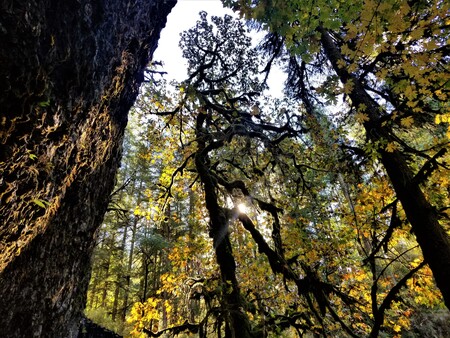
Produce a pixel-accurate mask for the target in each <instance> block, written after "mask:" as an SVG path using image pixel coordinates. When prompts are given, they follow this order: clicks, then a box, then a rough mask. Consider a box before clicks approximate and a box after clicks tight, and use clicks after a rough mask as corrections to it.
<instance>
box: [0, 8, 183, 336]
mask: <svg viewBox="0 0 450 338" xmlns="http://www.w3.org/2000/svg"><path fill="white" fill-rule="evenodd" d="M175 3H176V0H165V1H157V0H149V1H137V0H128V1H123V0H110V1H96V2H90V1H87V0H78V1H76V0H67V1H57V0H30V1H25V2H20V1H19V2H18V1H12V0H6V1H4V2H3V3H2V5H1V12H0V13H1V14H0V28H1V29H0V41H1V42H0V78H1V79H2V81H1V82H0V93H1V97H0V173H1V176H0V286H1V287H0V328H1V334H2V336H6V337H35V336H46V337H74V336H77V334H78V326H79V322H80V318H81V313H82V309H83V307H84V305H85V301H86V289H87V285H88V281H89V277H90V256H91V253H92V248H93V244H94V234H95V230H96V229H97V227H98V226H99V225H100V223H101V221H102V219H103V215H104V213H105V210H106V207H107V204H108V196H109V195H110V193H111V191H112V188H113V185H114V176H115V173H116V169H117V167H118V164H119V161H120V155H121V151H120V148H121V142H122V136H123V133H124V129H125V125H126V122H127V113H128V110H129V109H130V107H131V105H132V104H133V102H134V100H135V98H136V95H137V93H138V89H139V85H140V84H141V82H142V81H143V80H144V76H143V70H144V68H145V67H146V66H147V64H148V61H149V59H150V57H151V55H152V53H153V51H154V50H155V48H156V45H157V40H158V38H159V33H160V31H161V29H162V28H163V27H164V25H165V22H166V17H167V15H168V13H169V12H170V10H171V8H172V7H173V6H174V5H175Z"/></svg>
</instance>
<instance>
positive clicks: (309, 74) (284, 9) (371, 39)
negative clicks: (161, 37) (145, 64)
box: [90, 0, 450, 337]
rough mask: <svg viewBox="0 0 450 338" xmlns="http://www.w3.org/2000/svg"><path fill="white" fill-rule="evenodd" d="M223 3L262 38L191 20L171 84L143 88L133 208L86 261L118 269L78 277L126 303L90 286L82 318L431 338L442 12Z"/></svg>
mask: <svg viewBox="0 0 450 338" xmlns="http://www.w3.org/2000/svg"><path fill="white" fill-rule="evenodd" d="M225 3H227V4H228V5H230V6H232V7H233V8H234V9H236V10H238V11H239V13H241V15H242V16H243V17H245V18H246V19H248V20H250V26H252V27H253V28H255V27H256V28H258V29H261V30H264V31H266V34H267V35H266V37H265V38H264V39H263V41H262V42H261V43H260V44H259V45H258V46H256V47H255V46H253V45H252V43H251V39H250V38H249V34H248V32H247V29H246V26H245V24H244V22H243V21H239V20H236V19H233V18H232V17H230V16H225V17H223V18H219V17H212V18H209V17H208V15H207V14H206V13H204V12H202V13H200V19H199V21H198V22H197V25H196V26H195V27H193V28H192V29H190V30H188V31H186V32H184V33H183V34H182V36H181V42H180V47H181V48H182V49H183V55H184V57H185V58H186V59H187V61H188V67H189V68H188V78H187V79H186V80H185V81H182V82H180V83H172V84H171V85H169V84H167V83H166V81H165V80H164V79H160V78H158V77H157V76H158V70H156V69H155V68H151V69H150V70H149V85H148V86H146V87H145V89H144V90H143V93H142V95H141V97H140V100H139V103H138V105H137V106H136V109H135V113H134V116H135V118H136V120H135V121H136V125H135V128H137V130H140V132H141V133H140V134H139V136H138V137H137V138H135V141H137V144H140V146H139V147H140V148H139V150H138V151H137V152H135V153H134V154H133V156H137V157H138V158H139V159H140V161H141V160H142V162H141V164H143V165H142V166H136V165H134V168H135V169H131V170H130V168H127V171H128V172H133V173H134V174H133V178H132V182H135V183H134V184H133V187H134V188H132V189H129V188H128V187H126V188H125V189H124V190H123V192H124V194H125V195H127V194H128V195H129V196H134V197H133V198H134V200H133V201H132V202H131V204H130V205H129V206H127V207H120V208H119V209H124V210H126V211H125V214H124V215H126V217H125V221H124V222H125V223H124V224H123V225H121V226H119V228H118V229H122V230H121V231H123V232H122V234H123V237H122V239H120V238H114V236H117V234H118V233H119V232H117V229H111V228H109V227H110V226H111V225H112V224H114V222H113V221H111V222H107V224H105V228H104V229H103V231H102V234H103V236H104V238H105V242H102V243H101V245H100V248H107V247H106V238H108V236H113V238H112V241H111V245H112V246H113V247H114V246H117V245H118V244H120V243H122V244H121V246H120V250H119V251H120V252H124V253H127V254H128V257H129V260H128V262H130V263H129V264H128V265H127V268H126V269H125V270H124V269H119V270H117V272H114V273H111V272H112V270H111V269H110V266H111V262H112V261H111V258H112V257H113V256H112V255H111V251H110V249H106V252H105V251H98V252H104V255H105V256H104V259H103V261H105V259H106V262H108V264H107V269H105V268H104V267H99V268H97V269H96V270H94V273H95V271H97V272H98V273H99V274H100V273H105V271H106V273H107V277H108V278H111V280H113V281H114V280H115V282H114V285H115V286H116V287H117V286H121V287H124V290H126V291H124V293H123V295H124V296H123V297H119V296H120V293H121V292H122V291H120V290H119V291H117V293H113V292H112V290H113V288H111V287H108V286H107V285H104V286H101V282H99V280H98V279H93V280H92V281H91V290H90V295H91V297H92V299H93V301H92V302H91V304H90V311H94V309H95V308H96V307H99V305H98V303H99V300H100V299H103V302H105V303H106V302H108V299H110V300H111V301H112V302H116V301H117V302H119V301H120V302H121V303H122V305H123V311H124V312H123V313H124V314H125V313H126V314H127V323H128V325H131V326H132V328H129V329H130V330H132V334H133V335H134V336H140V335H149V336H154V337H157V336H162V335H163V334H170V333H171V334H179V333H182V332H191V333H196V334H198V335H199V336H200V337H210V336H214V335H217V336H218V337H272V336H286V337H295V336H308V334H315V335H319V336H336V337H339V336H352V337H360V336H370V337H378V336H396V337H400V336H401V335H402V334H407V333H408V332H410V333H412V334H416V335H422V336H424V335H425V334H428V332H434V333H436V332H439V333H438V334H443V335H445V334H446V332H447V333H448V331H445V330H448V325H446V324H445V321H446V320H448V310H447V309H445V306H447V308H448V306H449V297H450V289H449V287H450V276H449V271H450V268H449V265H450V242H449V235H448V232H449V216H450V215H449V213H448V211H449V194H448V191H449V190H448V189H449V179H448V174H449V169H450V168H449V167H448V165H447V163H448V161H449V158H448V156H449V155H448V153H447V148H448V142H449V141H448V140H449V138H448V137H449V135H448V130H447V125H446V121H447V115H448V114H449V105H448V92H449V88H450V82H449V74H450V73H449V69H448V63H449V61H450V59H449V58H448V54H449V53H448V48H449V31H450V25H449V19H450V17H449V15H450V13H449V8H448V4H446V3H444V2H442V1H434V2H433V1H428V2H421V1H419V2H414V3H409V2H406V1H386V2H385V1H383V2H381V1H370V0H369V1H364V2H363V1H352V2H351V3H350V2H345V3H344V2H342V1H331V2H330V1H314V2H313V1H301V2H300V1H290V2H286V1H275V0H272V1H266V0H262V1H245V0H239V1H225ZM154 66H156V65H154ZM275 66H278V67H282V68H283V69H284V71H285V72H286V73H287V75H288V77H287V81H286V84H285V85H286V89H285V95H284V96H283V97H272V96H271V95H270V88H268V86H267V83H266V80H267V76H268V74H269V73H270V71H271V70H272V68H273V67H275ZM137 125H140V127H138V126H137ZM133 137H136V135H135V136H133ZM130 149H132V148H130ZM136 150H137V148H135V150H133V151H136ZM133 156H132V157H133ZM125 163H131V162H128V161H125ZM145 163H147V164H145ZM138 168H140V169H138ZM145 168H147V169H145ZM148 168H151V169H148ZM138 172H142V173H144V172H146V173H147V175H146V177H145V178H144V177H142V176H140V175H138ZM148 173H151V175H148ZM122 181H124V179H122ZM122 184H123V183H119V186H122ZM142 193H145V195H146V196H147V197H148V198H147V199H146V198H144V195H143V194H142ZM136 196H140V197H138V198H137V200H136ZM125 201H126V197H124V196H122V197H121V198H120V201H119V202H118V203H119V204H120V205H124V203H125ZM132 209H134V210H133V212H132V213H130V212H129V210H132ZM127 210H128V211H127ZM116 211H117V210H116ZM131 224H132V225H133V229H134V230H132V232H130V230H129V229H131V227H130V225H131ZM130 234H132V235H131V239H130ZM127 236H128V237H127ZM132 248H138V249H137V251H138V252H139V255H136V254H135V251H134V250H135V249H132ZM119 257H122V258H120V259H119V260H117V259H113V261H114V262H120V261H123V257H124V254H123V253H122V254H120V255H119ZM114 264H116V263H114ZM102 269H103V270H102ZM102 271H103V272H102ZM124 271H125V272H124ZM122 275H124V276H126V280H127V282H126V284H124V283H123V282H121V281H122V280H123V279H122V278H123V277H121V276H122ZM94 276H95V274H94ZM104 281H105V280H104ZM150 284H152V285H150ZM108 293H109V294H110V295H111V296H110V297H109V298H108ZM125 294H126V295H127V296H125ZM99 295H103V297H100V298H99ZM95 299H98V300H95ZM132 301H133V304H132ZM96 304H97V305H96ZM131 304H132V305H131ZM105 307H107V306H105ZM113 307H114V305H113ZM117 308H118V304H116V305H115V309H116V310H117ZM423 318H427V319H428V320H429V326H427V328H426V330H427V331H428V332H424V331H423V330H424V329H423V328H420V327H419V326H420V325H419V324H418V322H419V321H421V320H422V319H423ZM446 318H447V319H446ZM440 320H442V322H443V323H444V324H439V321H440Z"/></svg>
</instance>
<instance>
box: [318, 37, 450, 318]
mask: <svg viewBox="0 0 450 338" xmlns="http://www.w3.org/2000/svg"><path fill="white" fill-rule="evenodd" d="M321 34H322V38H321V41H322V45H323V47H324V51H325V54H326V56H327V58H328V60H329V61H330V62H331V64H332V66H333V68H334V70H335V72H336V74H337V75H338V76H339V78H340V80H341V82H342V83H344V84H345V83H347V82H348V81H352V82H353V85H354V87H353V89H352V91H351V93H350V94H349V97H350V99H351V100H352V102H353V104H354V105H355V107H358V106H360V105H362V104H363V105H364V106H365V107H366V109H365V112H366V114H367V115H368V118H369V120H368V121H367V122H365V124H364V128H365V130H366V134H367V137H368V138H369V139H371V140H372V141H373V142H376V141H380V140H385V141H393V140H392V137H391V135H390V132H389V130H388V129H387V128H386V127H383V126H382V125H381V124H380V122H379V119H380V116H381V113H382V108H381V106H380V105H379V104H378V103H377V102H376V101H375V100H374V99H372V97H371V96H370V95H369V94H368V93H367V92H366V91H365V90H364V88H363V86H362V84H361V83H360V82H359V81H358V79H357V78H356V77H355V76H353V75H352V74H351V73H349V72H348V71H347V70H346V69H345V68H340V67H339V66H338V61H339V60H343V58H342V56H341V54H340V51H339V49H338V47H337V46H336V44H335V42H334V41H333V39H332V38H331V36H330V34H329V33H328V32H327V31H326V30H324V29H322V30H321ZM379 153H380V155H381V163H382V164H383V166H384V168H385V169H386V172H387V174H388V176H389V179H390V180H391V183H392V186H393V187H394V190H395V193H396V194H397V197H398V199H399V201H400V202H401V203H402V206H403V209H404V210H405V214H406V217H407V218H408V221H409V222H410V223H411V227H412V230H413V231H414V234H415V235H416V239H417V242H418V243H419V246H420V248H421V249H422V253H423V256H424V258H425V260H426V262H427V263H428V265H429V266H430V269H431V270H432V271H433V276H434V279H435V280H436V285H437V286H438V288H439V290H440V291H441V293H442V296H443V297H444V302H445V305H446V306H447V308H449V309H450V238H449V236H448V234H447V233H446V231H445V229H444V228H443V227H442V226H441V225H440V223H439V216H438V213H437V211H436V210H435V208H434V207H433V206H432V205H431V203H430V202H429V201H428V200H427V198H426V196H425V194H424V192H423V191H422V189H421V187H420V182H419V180H417V179H415V175H414V173H413V171H412V170H411V168H410V166H409V165H408V163H407V161H406V159H405V156H404V155H403V154H402V153H401V152H400V151H399V150H394V151H393V152H387V151H385V150H384V149H380V150H379Z"/></svg>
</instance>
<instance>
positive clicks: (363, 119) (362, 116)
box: [355, 112, 369, 123]
mask: <svg viewBox="0 0 450 338" xmlns="http://www.w3.org/2000/svg"><path fill="white" fill-rule="evenodd" d="M355 119H356V121H358V122H359V123H364V122H366V121H369V116H368V115H367V114H364V113H361V112H357V113H356V114H355Z"/></svg>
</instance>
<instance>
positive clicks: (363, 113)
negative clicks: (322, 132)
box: [225, 0, 450, 308]
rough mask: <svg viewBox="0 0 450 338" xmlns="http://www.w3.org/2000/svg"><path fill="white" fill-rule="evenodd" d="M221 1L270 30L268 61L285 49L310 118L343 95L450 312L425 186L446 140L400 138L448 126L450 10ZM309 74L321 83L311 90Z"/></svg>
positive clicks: (444, 249)
mask: <svg viewBox="0 0 450 338" xmlns="http://www.w3.org/2000/svg"><path fill="white" fill-rule="evenodd" d="M225 2H226V3H228V4H230V5H232V6H235V8H239V9H240V11H241V13H242V14H243V15H246V16H248V17H249V18H253V19H255V20H256V21H258V22H260V23H261V24H262V25H264V26H265V27H268V28H269V29H270V30H271V32H272V33H273V35H272V38H273V39H272V42H274V43H273V44H271V46H270V47H269V49H268V51H269V52H270V54H271V55H272V60H273V59H274V58H276V57H277V56H280V55H282V54H283V52H282V51H283V48H284V47H285V48H286V49H285V50H287V51H288V54H289V56H288V59H289V60H290V65H289V68H290V82H289V85H290V91H291V93H293V94H294V96H297V97H298V98H300V99H301V100H302V101H303V103H304V104H305V106H309V108H310V110H312V108H313V107H312V106H311V102H321V96H322V94H324V93H325V94H328V95H329V96H330V94H331V96H335V97H336V96H337V95H339V94H340V93H341V94H345V96H348V98H349V99H350V107H349V108H351V110H350V114H349V115H350V116H352V117H353V118H354V119H355V120H356V121H357V122H358V123H360V125H362V126H363V128H364V130H365V132H366V137H367V141H368V142H367V143H368V144H369V146H368V147H370V148H371V149H372V150H373V153H374V154H376V155H375V156H377V158H378V159H379V162H380V163H381V164H382V165H383V166H384V168H385V170H386V173H387V174H388V176H389V178H390V181H391V183H392V186H393V188H394V190H395V192H396V195H397V198H398V200H399V201H400V202H401V205H402V207H403V209H404V211H405V213H406V216H407V218H408V221H409V223H410V224H411V227H412V231H413V232H414V234H415V235H416V238H417V242H418V243H419V245H420V247H421V249H422V252H423V255H424V258H425V260H426V262H427V264H429V266H430V268H431V270H432V271H433V275H434V278H435V280H436V284H437V286H438V287H439V289H440V290H441V292H442V295H443V297H444V300H445V304H446V305H447V307H448V308H450V238H449V235H448V232H447V229H446V225H445V223H446V222H445V221H443V216H442V215H441V214H440V213H439V212H438V210H437V209H436V207H435V206H434V205H433V203H432V202H431V201H430V198H429V196H428V191H427V190H426V188H424V185H425V184H426V181H427V179H428V178H429V176H430V175H432V174H433V172H435V171H436V170H438V169H439V168H441V169H442V170H448V168H447V167H446V166H445V163H443V162H441V161H440V158H441V157H442V156H443V155H444V154H445V153H446V151H447V147H446V142H445V141H440V142H436V141H432V142H428V143H425V144H422V145H418V144H414V143H413V142H411V138H408V137H407V136H408V135H407V133H408V131H412V130H414V132H422V131H423V128H424V127H425V128H436V127H435V126H432V123H433V122H434V121H435V120H436V121H437V122H440V121H441V119H442V120H443V121H447V117H448V108H449V107H448V97H449V83H450V82H449V81H450V78H449V74H450V72H449V58H448V51H449V40H448V38H449V35H450V28H449V25H448V20H449V15H450V14H449V13H450V8H449V4H448V3H447V2H445V1H439V0H436V1H417V2H411V1H406V0H404V1H403V0H402V1H397V0H395V1H394V0H393V1H376V0H365V1H351V2H346V3H345V4H343V3H341V2H340V1H306V2H303V1H290V2H284V1H266V0H261V1H252V2H251V4H250V2H248V1H225ZM283 46H284V47H283ZM285 55H286V54H285ZM314 74H316V75H318V74H321V75H323V76H324V77H325V78H327V81H325V82H324V83H322V84H320V85H319V86H317V83H314V84H312V82H313V81H315V80H313V79H312V78H313V77H314ZM308 79H309V80H308ZM333 79H334V80H338V81H337V83H339V82H340V83H341V84H342V86H343V88H341V89H339V86H338V85H336V81H335V84H333V83H332V81H331V80H333ZM316 82H320V80H319V81H316ZM317 87H319V90H316V89H317ZM322 98H323V96H322ZM314 100H315V101H314ZM438 132H439V131H436V133H438ZM368 147H367V148H368ZM416 163H419V165H418V166H417V165H416Z"/></svg>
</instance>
